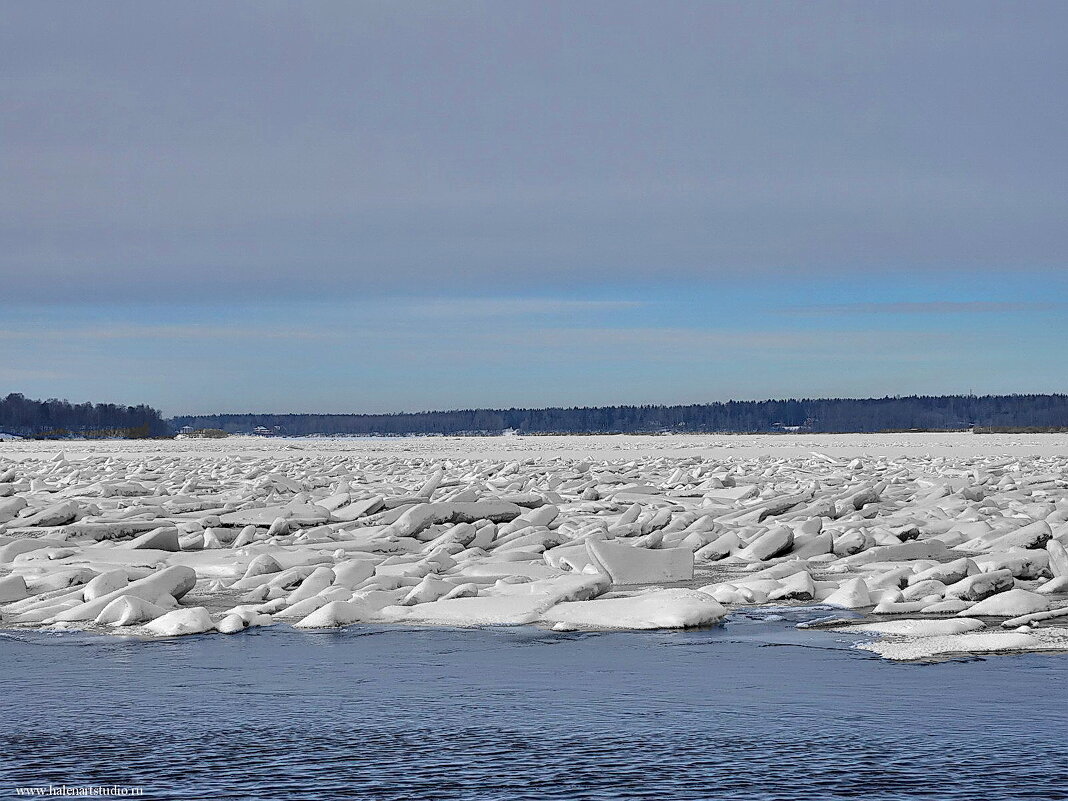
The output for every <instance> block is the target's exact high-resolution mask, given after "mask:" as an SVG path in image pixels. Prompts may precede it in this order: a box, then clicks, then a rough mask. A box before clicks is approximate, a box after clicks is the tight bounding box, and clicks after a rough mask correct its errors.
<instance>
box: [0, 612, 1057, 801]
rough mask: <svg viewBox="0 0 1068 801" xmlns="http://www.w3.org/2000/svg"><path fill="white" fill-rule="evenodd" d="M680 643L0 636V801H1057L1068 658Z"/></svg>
mask: <svg viewBox="0 0 1068 801" xmlns="http://www.w3.org/2000/svg"><path fill="white" fill-rule="evenodd" d="M768 614H772V613H768V612H762V611H753V612H749V613H734V614H732V615H731V616H730V617H729V618H728V619H727V621H726V624H725V625H721V626H717V627H713V628H709V629H704V630H697V631H683V632H647V633H621V632H613V633H572V634H564V635H561V634H559V633H549V632H544V631H540V630H538V629H535V628H531V627H516V628H491V629H481V630H462V629H413V628H402V627H385V626H353V627H350V628H346V629H342V630H338V631H332V632H323V633H310V634H305V635H302V636H293V634H292V633H290V632H287V631H285V630H283V627H268V628H262V629H258V630H255V631H250V632H247V633H246V634H245V635H244V636H241V637H212V636H195V637H183V638H178V639H174V640H157V641H147V642H146V641H140V640H135V639H119V638H113V637H104V636H99V635H92V634H85V633H81V632H18V633H7V634H5V635H3V639H2V642H0V671H2V675H3V676H4V691H3V692H2V693H0V721H2V722H0V738H2V740H3V743H2V749H0V754H2V756H0V780H2V786H0V792H3V793H6V794H8V795H11V796H13V797H14V792H15V790H14V788H17V787H27V786H46V785H50V784H51V785H54V786H56V785H66V786H68V787H72V786H86V785H118V786H123V787H141V788H143V790H144V797H147V798H164V799H193V798H196V799H214V798H220V799H221V798H226V799H308V800H312V801H314V800H315V799H337V798H342V797H354V798H366V799H383V800H385V799H423V798H435V799H502V800H503V799H544V798H561V799H604V798H643V799H662V798H673V799H690V798H693V799H709V798H715V799H733V798H737V799H747V800H748V801H752V800H754V799H769V800H770V799H795V798H797V799H801V798H804V799H820V800H821V801H825V800H827V799H847V798H848V799H855V798H864V799H906V798H907V799H921V798H922V799H938V800H939V801H950V800H952V799H969V800H971V799H977V798H982V799H985V801H993V800H995V799H1062V798H1068V758H1066V756H1065V752H1064V747H1063V739H1064V731H1063V729H1064V723H1065V721H1066V720H1068V694H1066V693H1065V692H1064V691H1063V688H1064V687H1065V686H1068V660H1066V659H1064V658H1062V657H1058V656H1056V655H1042V654H1029V655H1012V656H994V657H989V658H986V659H971V660H968V659H959V660H955V661H948V662H941V663H935V664H926V665H921V664H908V663H894V662H888V661H885V660H882V659H879V658H877V657H874V656H873V655H871V654H869V653H866V652H864V651H858V650H855V649H851V648H850V645H851V644H852V641H853V640H852V639H851V638H850V637H847V636H846V635H843V634H834V633H829V632H813V631H808V632H804V631H799V630H797V629H795V628H794V623H795V622H796V621H797V620H800V619H804V618H805V617H806V616H811V615H812V614H813V613H812V612H806V610H803V609H794V610H793V611H791V612H788V613H787V619H786V620H783V621H775V620H774V619H772V620H770V621H769V620H767V619H764V620H761V621H759V622H758V621H757V620H756V618H758V617H765V618H766V616H767V615H768Z"/></svg>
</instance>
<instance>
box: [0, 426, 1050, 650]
mask: <svg viewBox="0 0 1068 801" xmlns="http://www.w3.org/2000/svg"><path fill="white" fill-rule="evenodd" d="M1066 544H1068V436H1065V435H972V434H887V435H791V436H781V435H767V436H719V437H717V436H711V435H709V436H696V435H695V436H663V437H628V436H611V437H498V438H486V437H473V438H468V439H464V438H442V437H433V438H403V439H383V440H365V439H349V438H345V439H309V438H300V439H292V440H287V439H281V438H269V439H264V438H253V437H247V438H246V437H241V438H228V439H223V440H181V441H128V442H99V441H95V442H89V441H86V442H27V441H22V442H11V443H3V444H2V445H0V627H4V628H12V627H34V628H48V627H53V628H54V627H74V628H85V629H88V630H92V631H101V632H113V633H116V634H135V635H141V636H173V635H177V634H183V633H200V632H208V631H217V632H225V633H232V632H238V631H242V630H244V629H246V628H248V627H250V626H259V625H270V624H274V623H289V624H292V625H293V626H294V627H295V628H309V629H311V628H321V627H330V626H338V625H346V624H349V623H355V622H375V623H403V624H409V625H411V624H418V625H523V624H536V625H541V626H545V627H552V628H557V629H560V630H569V629H573V628H587V627H588V628H624V629H641V628H671V627H686V626H701V625H710V624H714V623H716V622H717V621H718V620H720V619H722V617H723V616H724V615H725V614H727V613H728V612H729V611H730V610H732V609H738V608H741V609H746V608H752V607H753V606H761V605H767V604H775V605H781V604H808V605H812V604H825V605H827V606H828V615H833V609H834V608H838V609H850V610H853V611H854V612H855V613H860V614H862V615H863V618H861V620H862V622H864V623H871V622H872V621H876V620H878V621H901V620H902V619H903V618H904V619H915V620H920V621H925V622H924V623H922V624H915V625H913V626H912V627H911V629H910V628H909V626H898V627H897V629H896V630H895V631H892V632H879V631H871V632H870V633H871V634H872V636H881V639H879V640H878V641H877V642H875V643H874V644H872V645H871V646H864V647H870V648H871V650H874V651H875V652H877V653H880V654H882V655H884V656H886V657H888V658H901V659H913V658H926V657H934V656H942V655H945V654H953V653H957V652H964V653H973V652H988V651H992V650H997V651H1021V650H1025V651H1026V650H1060V649H1065V648H1068V637H1066V636H1065V635H1066V634H1068V632H1066V631H1065V629H1064V628H1063V627H1064V626H1065V625H1066V624H1068V553H1066V551H1065V545H1066ZM966 621H975V622H974V623H967V622H966ZM932 623H933V624H938V625H933V626H932V625H930V624H932ZM1021 627H1022V628H1021ZM891 628H893V627H891ZM852 630H853V631H863V629H859V630H858V629H856V628H853V629H852ZM294 636H299V635H298V634H296V632H294Z"/></svg>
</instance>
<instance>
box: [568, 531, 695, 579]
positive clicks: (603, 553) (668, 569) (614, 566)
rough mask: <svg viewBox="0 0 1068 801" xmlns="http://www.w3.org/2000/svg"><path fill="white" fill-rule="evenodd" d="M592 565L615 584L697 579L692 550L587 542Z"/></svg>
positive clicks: (608, 542) (595, 541) (596, 541)
mask: <svg viewBox="0 0 1068 801" xmlns="http://www.w3.org/2000/svg"><path fill="white" fill-rule="evenodd" d="M586 550H587V553H588V555H589V557H590V560H591V562H593V563H594V564H596V565H597V566H598V567H600V568H601V569H602V570H603V571H604V572H605V573H607V574H608V575H609V577H611V579H612V582H613V583H614V584H655V583H659V582H665V581H688V580H689V579H692V578H693V565H694V555H693V552H692V551H691V550H690V549H689V548H668V549H661V550H652V549H647V548H635V547H633V546H630V545H619V544H617V543H615V542H610V541H598V540H587V541H586Z"/></svg>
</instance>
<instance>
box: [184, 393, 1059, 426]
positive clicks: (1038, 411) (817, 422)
mask: <svg viewBox="0 0 1068 801" xmlns="http://www.w3.org/2000/svg"><path fill="white" fill-rule="evenodd" d="M170 423H171V426H172V427H173V428H174V430H175V431H180V430H181V429H182V428H183V427H190V428H193V429H217V430H221V431H225V432H227V433H231V434H237V433H252V432H253V431H255V430H256V429H260V431H259V433H275V434H285V435H289V436H304V435H309V434H349V435H385V436H390V435H404V434H443V435H445V434H499V433H501V432H502V431H508V430H511V431H515V432H517V433H520V434H613V433H618V434H635V433H658V432H680V433H760V432H775V431H781V432H786V431H806V432H813V433H851V432H858V433H872V432H878V431H912V430H930V431H964V430H970V429H972V428H976V427H980V428H985V429H1006V430H1018V429H1027V428H1031V429H1035V430H1047V429H1052V428H1058V427H1064V426H1068V395H983V396H974V395H939V396H927V395H910V396H901V397H885V398H861V399H857V398H814V399H809V398H805V399H789V400H763V401H726V402H723V403H703V404H691V405H685V406H655V405H647V406H583V407H570V408H564V407H556V408H547V409H457V410H453V411H437V412H413V413H397V414H255V413H245V414H212V415H188V416H179V417H174V418H172V419H171V420H170Z"/></svg>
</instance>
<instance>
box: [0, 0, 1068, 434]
mask: <svg viewBox="0 0 1068 801" xmlns="http://www.w3.org/2000/svg"><path fill="white" fill-rule="evenodd" d="M1066 31H1068V4H1065V3H1063V2H1059V1H1058V2H1041V0H1034V1H1032V2H1027V3H1020V2H985V1H984V0H967V2H953V1H952V0H945V1H944V2H939V3H930V2H909V0H895V1H894V2H878V1H877V0H868V1H866V2H823V1H821V0H804V2H790V1H789V0H777V1H776V2H760V1H759V0H745V1H744V2H713V1H712V0H708V1H707V2H670V0H669V1H668V2H659V1H658V2H652V0H649V1H648V2H628V1H627V0H610V1H608V2H598V1H597V0H584V2H582V3H574V2H553V1H552V0H539V1H538V2H518V1H513V0H491V1H490V2H477V1H476V0H471V1H470V2H449V0H434V1H433V2H404V1H403V0H389V1H388V2H387V1H386V0H382V1H381V2H355V1H350V0H346V1H345V2H336V3H335V2H316V1H315V0H309V1H308V2H302V3H291V2H286V3H278V2H269V1H268V0H255V2H252V1H250V2H217V1H216V0H213V1H212V2H196V0H193V1H189V0H185V1H184V2H182V3H174V2H151V1H146V0H136V2H120V1H119V0H111V1H110V2H108V3H93V4H90V3H65V2H64V3H60V2H50V1H49V0H37V1H35V2H23V1H22V0H19V2H12V1H11V0H0V394H6V393H7V392H22V393H23V394H25V395H27V396H29V397H39V398H47V397H58V398H68V399H70V400H71V401H79V402H80V401H84V400H94V401H110V402H121V403H129V404H135V403H149V404H151V405H153V406H156V407H158V408H160V409H162V410H163V411H164V413H165V414H167V415H173V414H190V413H211V412H243V411H264V412H316V411H318V412H384V411H414V410H425V409H448V408H460V407H464V408H466V407H475V406H483V407H485V406H489V407H509V406H546V405H565V406H569V405H601V404H619V403H697V402H708V401H716V400H727V399H731V398H734V399H756V398H766V397H826V396H852V397H870V396H883V395H888V394H889V395H896V394H902V395H905V394H913V393H923V394H939V393H967V392H976V393H979V394H983V393H1011V392H1066V391H1068V369H1066V368H1068V357H1066V355H1065V349H1064V343H1065V342H1068V270H1066V264H1068V152H1066V147H1065V143H1066V142H1068V81H1065V76H1066V75H1068V41H1066V40H1068V36H1066V33H1065V32H1066Z"/></svg>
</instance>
